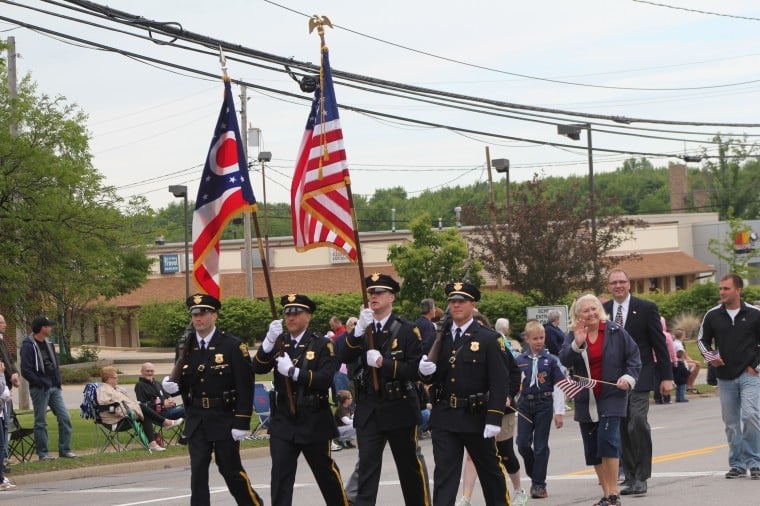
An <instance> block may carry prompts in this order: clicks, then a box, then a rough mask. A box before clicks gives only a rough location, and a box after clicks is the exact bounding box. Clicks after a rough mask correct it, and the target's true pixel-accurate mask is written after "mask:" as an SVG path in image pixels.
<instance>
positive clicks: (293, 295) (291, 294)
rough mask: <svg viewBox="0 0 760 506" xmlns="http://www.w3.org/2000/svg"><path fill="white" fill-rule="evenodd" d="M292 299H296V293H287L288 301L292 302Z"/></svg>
mask: <svg viewBox="0 0 760 506" xmlns="http://www.w3.org/2000/svg"><path fill="white" fill-rule="evenodd" d="M294 300H296V294H294V293H289V294H288V302H293V301H294Z"/></svg>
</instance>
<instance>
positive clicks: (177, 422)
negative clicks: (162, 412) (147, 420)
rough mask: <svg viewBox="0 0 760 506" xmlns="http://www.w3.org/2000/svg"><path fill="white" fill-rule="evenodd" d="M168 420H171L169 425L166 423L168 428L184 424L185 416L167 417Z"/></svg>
mask: <svg viewBox="0 0 760 506" xmlns="http://www.w3.org/2000/svg"><path fill="white" fill-rule="evenodd" d="M166 421H167V422H171V423H170V424H169V425H164V427H165V428H167V429H168V428H169V427H176V426H177V425H182V422H184V421H185V419H184V418H177V419H176V420H169V419H168V418H167V420H166Z"/></svg>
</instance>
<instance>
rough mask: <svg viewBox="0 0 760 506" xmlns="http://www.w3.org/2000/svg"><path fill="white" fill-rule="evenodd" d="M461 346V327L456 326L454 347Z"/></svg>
mask: <svg viewBox="0 0 760 506" xmlns="http://www.w3.org/2000/svg"><path fill="white" fill-rule="evenodd" d="M460 346H462V329H460V328H459V327H457V329H456V330H455V331H454V348H458V347H460Z"/></svg>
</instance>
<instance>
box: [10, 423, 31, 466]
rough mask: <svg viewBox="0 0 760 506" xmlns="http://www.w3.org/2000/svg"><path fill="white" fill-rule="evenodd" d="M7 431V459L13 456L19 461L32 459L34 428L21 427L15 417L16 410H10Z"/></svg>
mask: <svg viewBox="0 0 760 506" xmlns="http://www.w3.org/2000/svg"><path fill="white" fill-rule="evenodd" d="M9 432H10V438H9V439H8V459H11V458H15V459H16V460H18V461H19V462H26V461H28V460H32V456H33V455H34V429H28V428H24V427H22V426H21V424H20V423H19V421H18V418H17V417H16V411H12V412H11V423H10V430H9Z"/></svg>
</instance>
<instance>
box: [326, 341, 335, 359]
mask: <svg viewBox="0 0 760 506" xmlns="http://www.w3.org/2000/svg"><path fill="white" fill-rule="evenodd" d="M326 346H327V349H328V350H330V356H331V357H332V356H335V350H334V349H333V342H332V341H330V342H328V343H327V345H326Z"/></svg>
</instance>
